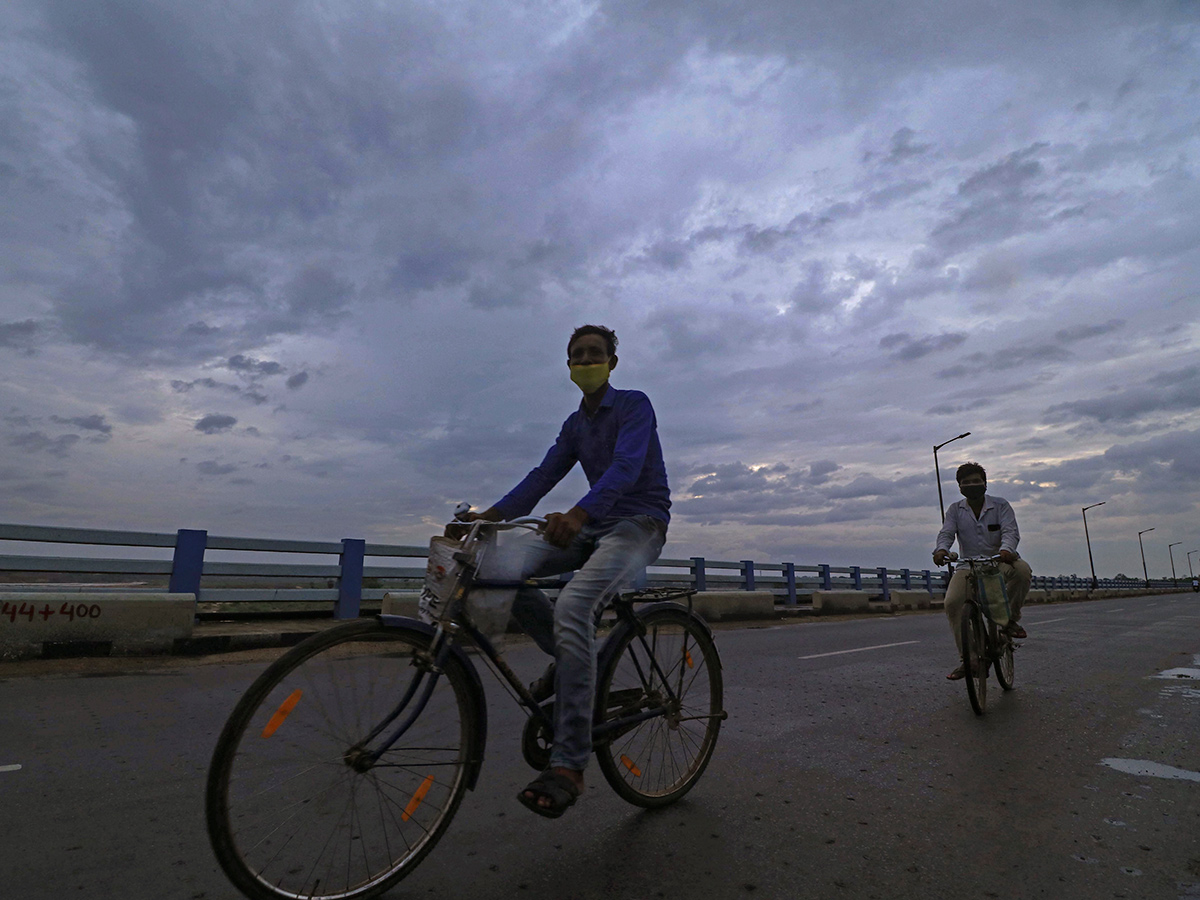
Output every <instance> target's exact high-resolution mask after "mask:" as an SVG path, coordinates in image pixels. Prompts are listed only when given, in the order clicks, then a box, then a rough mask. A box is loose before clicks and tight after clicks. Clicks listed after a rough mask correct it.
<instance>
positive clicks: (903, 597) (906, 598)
mask: <svg viewBox="0 0 1200 900" xmlns="http://www.w3.org/2000/svg"><path fill="white" fill-rule="evenodd" d="M889 593H890V594H891V597H892V607H893V608H894V609H929V606H930V603H931V602H932V601H933V597H932V596H930V594H929V591H915V590H893V591H890V592H889Z"/></svg>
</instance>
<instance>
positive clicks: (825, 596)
mask: <svg viewBox="0 0 1200 900" xmlns="http://www.w3.org/2000/svg"><path fill="white" fill-rule="evenodd" d="M870 598H871V595H870V594H868V593H867V592H866V591H813V600H812V605H813V612H815V613H824V614H827V615H832V614H835V613H860V612H870V611H871V599H870Z"/></svg>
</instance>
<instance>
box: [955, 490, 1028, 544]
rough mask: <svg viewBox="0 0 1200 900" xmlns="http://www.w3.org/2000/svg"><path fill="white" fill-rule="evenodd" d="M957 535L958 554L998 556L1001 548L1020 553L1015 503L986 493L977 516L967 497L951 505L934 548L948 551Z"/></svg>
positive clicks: (1019, 533)
mask: <svg viewBox="0 0 1200 900" xmlns="http://www.w3.org/2000/svg"><path fill="white" fill-rule="evenodd" d="M956 536H957V537H958V552H959V555H960V556H968V557H979V556H995V555H996V554H997V553H999V552H1000V551H1001V550H1008V551H1009V552H1010V553H1012V554H1013V555H1014V556H1017V555H1018V554H1017V544H1018V543H1020V541H1021V532H1019V531H1018V530H1017V516H1016V513H1014V512H1013V508H1012V506H1010V505H1009V503H1008V501H1007V500H1005V499H1004V498H1003V497H993V496H992V495H991V494H984V496H983V508H982V509H980V510H979V518H978V519H977V518H975V511H974V510H972V509H971V504H970V503H969V502H968V501H967V499H966V498H965V497H964V498H963V499H962V500H959V501H958V502H957V503H951V504H950V506H949V507H948V508H947V509H946V521H944V522H943V523H942V530H941V531H939V532H938V536H937V547H936V548H935V549H937V550H949V549H950V546H951V545H952V544H953V543H954V538H955V537H956Z"/></svg>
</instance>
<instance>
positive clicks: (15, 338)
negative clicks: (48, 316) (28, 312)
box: [0, 319, 42, 353]
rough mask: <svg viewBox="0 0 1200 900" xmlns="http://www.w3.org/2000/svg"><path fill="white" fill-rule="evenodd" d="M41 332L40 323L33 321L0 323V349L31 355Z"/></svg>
mask: <svg viewBox="0 0 1200 900" xmlns="http://www.w3.org/2000/svg"><path fill="white" fill-rule="evenodd" d="M41 330H42V326H41V323H39V322H37V321H35V320H34V319H26V320H25V321H23V322H0V347H9V348H11V349H13V350H20V351H22V352H24V353H32V352H33V346H34V342H35V340H36V339H37V337H38V334H39V332H40V331H41Z"/></svg>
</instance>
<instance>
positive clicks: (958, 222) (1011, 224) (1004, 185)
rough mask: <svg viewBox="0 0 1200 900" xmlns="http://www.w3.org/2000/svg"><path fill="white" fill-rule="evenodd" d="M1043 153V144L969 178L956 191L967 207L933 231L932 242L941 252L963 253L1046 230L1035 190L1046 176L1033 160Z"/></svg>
mask: <svg viewBox="0 0 1200 900" xmlns="http://www.w3.org/2000/svg"><path fill="white" fill-rule="evenodd" d="M1045 148H1046V145H1045V144H1044V143H1036V144H1032V145H1031V146H1029V147H1026V148H1025V149H1024V150H1018V151H1015V152H1013V153H1010V154H1008V155H1007V156H1005V157H1004V158H1003V159H1002V160H1000V161H999V162H997V163H995V164H993V165H990V166H986V167H984V168H982V169H980V170H978V171H976V172H975V173H973V174H972V175H970V176H969V177H968V178H967V179H966V180H964V181H963V182H962V183H961V184H960V185H959V186H958V196H959V197H960V198H961V199H963V200H964V201H966V203H965V205H963V206H962V207H961V208H960V209H959V211H958V212H957V213H955V214H954V215H953V216H952V217H951V218H949V219H948V220H946V221H944V222H942V223H941V224H939V225H937V226H935V227H934V229H933V230H932V232H931V233H930V240H931V242H932V243H933V244H934V245H935V246H937V247H938V248H940V249H941V250H942V251H943V252H947V253H959V252H961V251H963V250H965V249H967V248H969V247H972V246H974V245H976V244H983V243H994V242H997V241H1001V240H1004V239H1005V238H1008V237H1011V236H1013V235H1015V234H1019V233H1021V232H1023V231H1029V230H1034V229H1041V228H1044V227H1045V226H1046V222H1045V220H1044V214H1043V213H1042V212H1040V211H1039V210H1040V206H1041V205H1042V204H1043V203H1044V200H1045V198H1044V197H1042V196H1040V195H1039V194H1038V193H1037V192H1036V191H1034V190H1033V188H1034V186H1035V185H1036V184H1037V182H1038V181H1039V179H1040V178H1041V177H1042V175H1043V174H1044V172H1045V168H1044V167H1043V165H1042V163H1041V162H1040V161H1039V160H1037V159H1035V158H1034V157H1035V156H1036V155H1037V154H1038V153H1040V152H1042V151H1043V150H1045Z"/></svg>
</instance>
